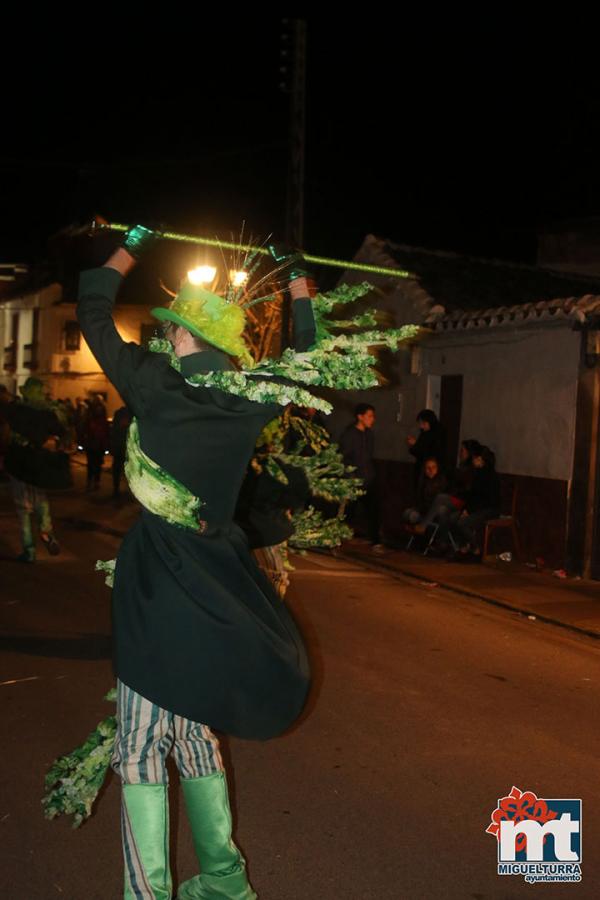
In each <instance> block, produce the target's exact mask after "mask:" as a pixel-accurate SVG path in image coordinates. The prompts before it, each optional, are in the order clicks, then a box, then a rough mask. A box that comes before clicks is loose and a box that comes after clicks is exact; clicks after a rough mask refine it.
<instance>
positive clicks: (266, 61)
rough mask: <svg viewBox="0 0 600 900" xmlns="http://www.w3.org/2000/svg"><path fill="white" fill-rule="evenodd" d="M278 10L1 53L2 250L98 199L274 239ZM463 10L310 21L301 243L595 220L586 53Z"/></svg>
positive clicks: (504, 233)
mask: <svg viewBox="0 0 600 900" xmlns="http://www.w3.org/2000/svg"><path fill="white" fill-rule="evenodd" d="M95 14H96V15H97V16H98V17H100V14H99V13H95ZM180 15H181V17H183V18H185V15H187V14H185V13H184V12H183V11H181V12H180ZM141 17H142V14H141V13H140V18H141ZM431 19H433V14H432V16H431ZM281 21H282V20H281V19H280V18H278V17H275V16H273V17H268V16H262V17H250V16H249V15H243V16H242V17H236V16H235V15H234V13H233V8H232V12H231V15H229V16H225V15H223V16H220V17H215V18H213V19H210V20H207V21H206V22H205V23H202V22H201V21H200V20H192V21H190V22H189V23H187V22H186V21H183V20H180V19H179V18H178V17H177V15H176V14H175V12H174V14H173V17H172V18H168V17H167V16H166V14H165V13H162V14H161V18H160V19H158V18H157V17H154V18H153V19H152V21H148V20H146V21H145V22H143V23H141V22H138V23H137V26H138V27H136V23H131V22H130V23H129V24H128V28H127V33H125V32H124V31H121V33H119V28H121V29H122V28H123V26H122V25H120V23H119V22H117V21H114V22H112V21H111V22H109V23H104V27H103V31H102V34H94V25H93V22H92V23H90V24H86V25H85V26H83V25H81V33H80V35H79V37H78V38H77V39H76V40H75V39H74V40H72V41H67V42H63V43H62V46H60V45H59V44H58V43H57V39H56V30H55V31H54V32H53V33H52V34H50V33H49V34H48V35H43V34H42V33H41V31H39V32H38V34H37V38H36V40H35V47H34V46H33V44H32V45H31V47H28V53H27V54H26V55H25V56H24V57H23V60H22V64H21V65H18V66H15V65H14V62H13V63H10V64H9V63H3V72H2V75H3V80H4V92H3V93H4V113H3V119H4V126H5V127H4V130H3V133H4V137H3V139H2V142H1V146H0V173H1V178H2V196H3V203H2V209H3V215H2V217H1V222H0V260H1V261H6V262H14V261H17V260H23V261H33V260H35V259H36V258H37V257H39V256H40V254H43V252H44V247H45V243H46V239H47V238H48V237H49V235H51V234H52V233H53V232H55V231H57V230H58V229H61V228H63V227H65V226H67V225H69V224H70V223H74V222H85V221H86V220H87V219H91V217H92V216H93V214H94V213H100V214H102V215H103V216H104V217H106V218H107V219H109V220H110V219H112V220H114V221H122V222H134V221H141V222H145V223H148V224H151V225H152V224H162V225H165V226H169V227H170V228H172V229H176V230H188V231H195V232H198V233H201V234H208V235H211V236H214V235H216V234H219V235H221V236H229V235H230V234H231V233H232V232H233V233H238V232H239V230H240V227H241V223H242V221H243V220H245V221H246V227H247V229H249V230H250V231H251V232H252V233H253V234H254V235H255V236H259V237H261V238H264V237H266V236H267V235H268V234H269V233H273V234H274V235H276V236H278V237H282V236H283V228H284V216H285V191H286V171H287V161H288V116H289V113H288V108H289V107H288V104H289V96H288V95H286V94H284V93H282V92H281V91H280V89H279V86H278V85H279V82H280V73H279V66H280V55H279V54H280V48H281V46H282V41H281V34H282V31H283V28H282V25H281ZM465 24H466V23H465ZM468 24H469V27H468V28H466V27H463V26H462V25H461V23H460V22H458V21H452V22H449V23H447V25H442V24H441V23H435V27H434V23H433V21H428V20H427V16H423V17H422V18H421V19H420V20H419V21H418V22H417V21H409V20H404V19H402V17H397V18H396V19H393V20H388V19H386V18H385V16H383V14H382V13H380V14H379V18H378V19H377V21H374V20H373V21H370V22H368V23H365V22H363V21H361V20H360V19H359V18H355V19H351V18H349V19H348V20H346V19H344V20H343V21H341V22H339V21H333V20H326V21H324V20H321V19H320V18H317V17H311V18H309V19H308V69H307V71H308V82H307V134H306V198H305V241H304V245H305V249H306V250H308V251H310V252H312V253H318V254H324V255H336V256H345V257H351V256H352V255H353V254H354V252H355V251H356V249H357V247H358V246H359V244H360V243H361V241H362V239H363V237H364V235H365V234H366V233H368V232H373V233H375V234H378V235H380V236H383V237H388V238H391V239H393V240H395V241H398V242H402V243H408V244H415V245H420V246H426V247H430V248H434V249H448V250H456V251H459V252H460V251H463V252H468V253H471V254H474V255H480V256H495V257H505V258H509V259H510V258H512V259H517V260H523V261H527V262H533V261H534V259H535V234H536V228H537V227H538V226H539V225H540V224H544V223H548V222H553V221H556V220H561V219H564V218H568V217H583V216H593V215H600V174H599V167H598V143H599V142H598V138H599V137H600V93H599V92H598V87H597V77H596V75H595V74H594V68H593V67H594V59H593V58H592V57H590V56H589V55H586V54H585V52H581V48H580V47H579V46H576V45H574V44H573V41H572V40H571V38H570V37H569V36H567V35H566V34H565V35H563V36H561V35H555V41H554V42H552V43H551V42H549V41H548V40H547V39H546V38H543V37H542V36H541V35H540V34H538V33H537V32H536V31H534V29H533V28H531V29H530V30H528V31H523V30H522V28H521V27H516V24H515V22H513V21H511V22H508V21H507V20H506V19H504V18H500V17H498V19H497V20H494V19H493V16H492V15H489V16H488V18H487V19H486V20H485V23H484V22H473V21H470V22H469V23H468ZM107 25H108V27H106V26H107ZM142 25H143V30H142ZM581 28H582V33H583V32H584V31H585V25H583V24H582V26H581ZM21 37H22V36H21ZM586 59H587V60H588V63H587V64H586V62H585V60H586Z"/></svg>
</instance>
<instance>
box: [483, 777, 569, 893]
mask: <svg viewBox="0 0 600 900" xmlns="http://www.w3.org/2000/svg"><path fill="white" fill-rule="evenodd" d="M581 806H582V804H581V800H565V799H560V800H559V799H555V800H543V799H541V798H540V797H538V796H537V795H536V794H534V793H533V791H521V790H520V789H519V788H517V787H514V786H513V788H512V790H511V792H510V794H508V796H507V797H501V798H500V799H499V800H498V805H497V807H496V809H495V810H494V811H493V813H492V820H491V822H490V824H489V825H488V827H487V828H486V832H487V833H488V834H493V835H494V836H495V837H496V839H497V841H498V874H499V875H523V876H524V877H525V881H527V882H529V883H533V882H536V881H545V882H548V881H559V882H560V881H563V882H566V881H573V882H575V881H581Z"/></svg>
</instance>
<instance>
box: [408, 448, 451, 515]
mask: <svg viewBox="0 0 600 900" xmlns="http://www.w3.org/2000/svg"><path fill="white" fill-rule="evenodd" d="M447 489H448V479H447V478H446V476H445V475H444V473H443V472H441V471H440V464H439V462H438V461H437V459H434V458H433V457H431V458H430V459H426V460H425V463H424V466H423V471H422V473H421V477H420V479H419V485H418V488H417V505H416V506H415V507H409V508H408V509H405V510H404V512H403V513H402V519H403V521H404V522H407V523H408V524H409V525H416V524H417V523H422V522H423V521H424V520H425V519H426V517H427V516H428V514H430V512H431V510H432V509H433V508H434V503H435V501H436V499H437V497H439V496H440V495H444V494H445V493H446V491H447Z"/></svg>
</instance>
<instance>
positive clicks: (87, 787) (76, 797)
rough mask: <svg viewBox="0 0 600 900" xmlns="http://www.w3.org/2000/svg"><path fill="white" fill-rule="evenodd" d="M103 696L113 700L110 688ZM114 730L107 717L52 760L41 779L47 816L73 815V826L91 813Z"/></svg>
mask: <svg viewBox="0 0 600 900" xmlns="http://www.w3.org/2000/svg"><path fill="white" fill-rule="evenodd" d="M104 699H105V700H115V699H116V692H115V691H114V689H113V690H111V691H109V693H108V694H107V695H106V697H105V698H104ZM116 731H117V719H116V716H108V717H107V718H106V719H103V720H102V722H99V723H98V725H97V726H96V728H95V729H94V730H93V731H92V732H91V734H89V735H88V736H87V738H86V739H85V741H84V742H83V744H81V745H80V746H79V747H76V748H75V750H72V751H71V753H68V754H67V755H66V756H60V757H59V758H58V759H56V760H55V761H54V762H53V764H52V766H51V767H50V769H49V770H48V774H47V775H46V778H45V782H44V784H45V787H46V791H47V793H46V795H45V796H44V798H43V800H42V805H43V808H44V815H45V816H46V818H47V819H54V818H55V817H56V816H60V815H67V816H73V828H78V827H79V825H81V824H82V822H84V821H85V820H86V819H87V818H88V817H89V816H90V815H91V812H92V807H93V805H94V801H95V799H96V797H97V796H98V793H99V792H100V789H101V787H102V785H103V783H104V779H105V778H106V773H107V772H108V768H109V766H110V761H111V758H112V754H113V749H114V743H115V735H116Z"/></svg>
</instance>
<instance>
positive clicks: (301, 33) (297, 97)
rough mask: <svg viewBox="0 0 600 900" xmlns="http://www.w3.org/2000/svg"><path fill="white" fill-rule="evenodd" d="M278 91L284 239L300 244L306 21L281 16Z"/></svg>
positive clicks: (285, 316) (286, 316)
mask: <svg viewBox="0 0 600 900" xmlns="http://www.w3.org/2000/svg"><path fill="white" fill-rule="evenodd" d="M280 58H281V63H280V67H279V72H280V76H281V79H280V84H279V87H280V90H281V91H283V92H284V93H286V94H289V96H290V125H289V157H288V177H287V192H286V211H285V242H286V244H287V245H288V246H289V247H298V248H302V246H303V244H304V150H305V143H306V22H305V21H304V20H303V19H284V20H283V22H282V34H281V50H280ZM289 329H290V301H289V298H287V297H286V299H285V301H284V304H283V309H282V320H281V334H282V348H281V349H282V350H283V349H284V348H285V347H288V346H289Z"/></svg>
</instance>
